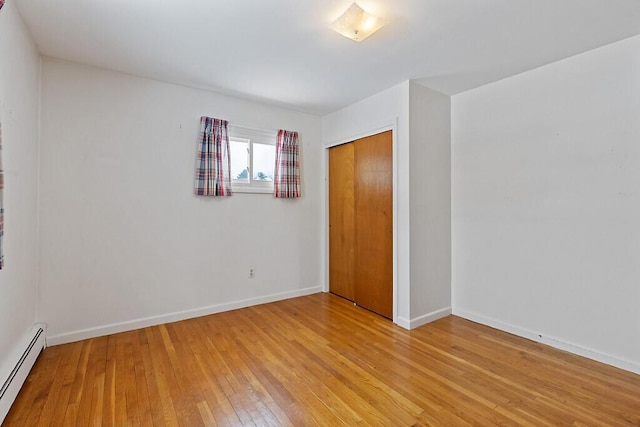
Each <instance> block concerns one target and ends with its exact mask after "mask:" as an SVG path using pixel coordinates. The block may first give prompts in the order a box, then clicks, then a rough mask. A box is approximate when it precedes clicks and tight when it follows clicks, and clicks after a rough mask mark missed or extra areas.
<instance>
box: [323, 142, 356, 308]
mask: <svg viewBox="0 0 640 427" xmlns="http://www.w3.org/2000/svg"><path fill="white" fill-rule="evenodd" d="M354 206H355V197H354V144H352V143H349V144H343V145H338V146H337V147H333V148H330V149H329V290H330V291H331V292H332V293H334V294H336V295H340V296H341V297H344V298H347V299H349V300H351V301H355V297H356V293H355V281H354V275H355V218H354Z"/></svg>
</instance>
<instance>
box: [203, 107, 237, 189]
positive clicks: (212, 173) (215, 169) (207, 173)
mask: <svg viewBox="0 0 640 427" xmlns="http://www.w3.org/2000/svg"><path fill="white" fill-rule="evenodd" d="M228 125H229V122H227V121H226V120H221V119H213V118H211V117H201V118H200V139H199V145H198V157H197V159H196V183H195V193H196V195H198V196H231V194H232V193H231V158H230V156H229V131H228Z"/></svg>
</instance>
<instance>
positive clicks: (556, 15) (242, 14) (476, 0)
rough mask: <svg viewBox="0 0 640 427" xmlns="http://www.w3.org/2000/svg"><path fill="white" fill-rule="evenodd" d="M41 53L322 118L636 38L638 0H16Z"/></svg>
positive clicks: (480, 81) (468, 84) (474, 83)
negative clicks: (346, 26) (351, 20)
mask: <svg viewBox="0 0 640 427" xmlns="http://www.w3.org/2000/svg"><path fill="white" fill-rule="evenodd" d="M10 1H14V2H15V3H16V4H17V6H18V8H19V10H20V13H21V15H22V16H23V19H24V21H25V22H26V25H27V26H28V28H29V30H30V32H31V33H32V34H33V37H34V39H35V42H36V44H37V46H38V48H39V49H40V52H41V53H42V54H43V55H45V56H50V57H55V58H60V59H64V60H69V61H74V62H79V63H82V64H88V65H92V66H97V67H101V68H106V69H111V70H117V71H122V72H125V73H129V74H133V75H138V76H143V77H148V78H152V79H157V80H162V81H166V82H172V83H177V84H182V85H186V86H191V87H195V88H201V89H206V90H212V91H216V92H219V93H223V94H228V95H233V96H239V97H243V98H247V99H251V100H255V101H262V102H266V103H269V104H274V105H279V106H283V107H286V108H290V109H294V110H298V111H304V112H308V113H312V114H319V115H323V114H326V113H329V112H332V111H335V110H336V109H339V108H341V107H344V106H346V105H349V104H351V103H353V102H355V101H358V100H360V99H363V98H365V97H367V96H369V95H372V94H374V93H377V92H379V91H381V90H384V89H387V88H389V87H391V86H394V85H396V84H398V83H400V82H402V81H405V80H407V79H415V80H417V81H419V82H420V83H422V84H424V85H426V86H428V87H431V88H433V89H435V90H438V91H441V92H444V93H447V94H450V95H452V94H456V93H459V92H462V91H465V90H468V89H471V88H475V87H478V86H481V85H484V84H487V83H490V82H493V81H496V80H499V79H502V78H505V77H508V76H511V75H514V74H517V73H520V72H523V71H526V70H529V69H533V68H536V67H539V66H542V65H545V64H548V63H550V62H553V61H556V60H559V59H562V58H565V57H568V56H573V55H575V54H578V53H581V52H584V51H587V50H591V49H593V48H596V47H599V46H603V45H605V44H609V43H612V42H615V41H618V40H621V39H624V38H628V37H631V36H634V35H637V34H640V1H638V0H517V1H514V0H362V1H359V2H358V3H359V4H360V5H361V6H362V7H363V8H364V9H365V10H367V11H369V12H372V13H374V14H376V15H377V16H380V17H382V19H383V20H384V21H385V26H384V27H383V28H382V29H381V30H380V31H378V32H377V33H376V34H374V35H372V36H371V37H370V38H368V39H367V40H365V41H363V42H362V43H356V42H353V41H351V40H348V39H346V38H344V37H341V36H340V35H338V34H337V33H335V32H333V31H332V30H331V29H329V27H328V26H329V24H330V23H331V22H332V21H333V20H334V19H335V18H336V17H337V16H339V15H340V14H341V13H342V12H343V11H344V10H345V9H346V8H347V7H348V6H349V5H350V4H351V0H344V1H343V0H304V1H300V0H269V1H262V0H253V1H252V0H233V1H230V0H184V1H179V2H177V1H168V0H153V1H150V0H145V1H142V0H115V1H113V0H111V1H104V0H56V1H51V0H10Z"/></svg>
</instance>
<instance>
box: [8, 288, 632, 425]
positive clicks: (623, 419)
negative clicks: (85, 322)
mask: <svg viewBox="0 0 640 427" xmlns="http://www.w3.org/2000/svg"><path fill="white" fill-rule="evenodd" d="M47 425H51V426H85V425H87V426H88V425H103V426H125V425H126V426H153V427H156V426H237V425H246V426H307V425H308V426H327V425H362V426H365V425H366V426H373V425H380V426H383V425H384V426H391V425H393V426H478V425H480V426H494V425H513V426H557V425H574V426H605V425H606V426H629V425H640V376H638V375H635V374H632V373H629V372H625V371H622V370H620V369H616V368H613V367H611V366H606V365H603V364H600V363H597V362H594V361H592V360H588V359H584V358H582V357H579V356H576V355H573V354H570V353H566V352H563V351H559V350H556V349H553V348H550V347H547V346H544V345H542V344H539V343H535V342H532V341H528V340H526V339H522V338H519V337H516V336H513V335H510V334H507V333H504V332H501V331H497V330H495V329H491V328H488V327H485V326H482V325H478V324H475V323H473V322H469V321H467V320H464V319H461V318H457V317H455V316H449V317H447V318H444V319H441V320H438V321H436V322H433V323H430V324H428V325H425V326H422V327H420V328H417V329H415V330H413V331H406V330H403V329H401V328H399V327H398V326H396V325H394V324H393V323H391V322H389V321H388V320H385V319H383V318H382V317H379V316H377V315H375V314H372V313H370V312H368V311H366V310H364V309H361V308H359V307H355V306H353V304H351V303H349V302H348V301H346V300H343V299H341V298H339V297H336V296H334V295H330V294H316V295H310V296H307V297H301V298H295V299H290V300H286V301H280V302H276V303H272V304H265V305H259V306H255V307H249V308H246V309H241V310H235V311H230V312H225V313H219V314H216V315H212V316H206V317H201V318H197V319H191V320H186V321H182V322H176V323H171V324H165V325H159V326H154V327H149V328H145V329H141V330H137V331H132V332H126V333H122V334H115V335H111V336H108V337H101V338H95V339H91V340H86V341H81V342H78V343H72V344H66V345H61V346H57V347H50V348H47V349H46V350H45V351H44V353H43V354H42V355H41V356H40V358H39V359H38V361H37V362H36V364H35V366H34V368H33V370H32V372H31V373H30V375H29V377H28V379H27V381H26V382H25V385H24V387H23V389H22V390H21V392H20V395H19V396H18V398H17V399H16V401H15V403H14V405H13V407H12V408H11V411H10V413H9V415H8V416H7V418H6V420H5V422H4V424H3V426H47Z"/></svg>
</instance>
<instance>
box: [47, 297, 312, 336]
mask: <svg viewBox="0 0 640 427" xmlns="http://www.w3.org/2000/svg"><path fill="white" fill-rule="evenodd" d="M321 290H322V287H321V286H312V287H309V288H303V289H296V290H293V291H286V292H279V293H275V294H269V295H263V296H260V297H254V298H247V299H243V300H238V301H231V302H227V303H223V304H215V305H210V306H206V307H200V308H194V309H189V310H182V311H176V312H172V313H166V314H161V315H157V316H150V317H144V318H140V319H134V320H128V321H125V322H118V323H111V324H107V325H102V326H96V327H93V328H87V329H80V330H77V331H71V332H65V333H62V334H57V335H52V336H49V337H47V345H48V346H53V345H60V344H67V343H70V342H75V341H80V340H84V339H89V338H96V337H101V336H105V335H111V334H117V333H120V332H127V331H133V330H136V329H142V328H146V327H149V326H156V325H160V324H163V323H172V322H178V321H181V320H186V319H193V318H196V317H202V316H208V315H210V314H216V313H222V312H224V311H230V310H236V309H239V308H245V307H251V306H254V305H259V304H267V303H270V302H275V301H282V300H285V299H289V298H296V297H301V296H305V295H311V294H315V293H318V292H321Z"/></svg>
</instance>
